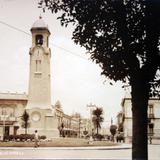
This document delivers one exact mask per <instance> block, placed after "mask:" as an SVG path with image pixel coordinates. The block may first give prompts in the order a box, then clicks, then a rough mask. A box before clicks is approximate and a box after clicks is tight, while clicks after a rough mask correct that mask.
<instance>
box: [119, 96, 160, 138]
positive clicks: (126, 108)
mask: <svg viewBox="0 0 160 160" xmlns="http://www.w3.org/2000/svg"><path fill="white" fill-rule="evenodd" d="M121 106H122V110H121V111H120V112H119V113H118V115H117V123H118V127H119V128H120V127H121V128H122V130H123V132H124V136H125V138H127V139H129V140H131V138H132V111H131V108H132V103H131V98H130V97H125V98H123V100H122V103H121ZM148 136H152V138H155V139H156V138H160V99H159V98H150V99H149V102H148Z"/></svg>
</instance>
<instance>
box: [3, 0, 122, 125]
mask: <svg viewBox="0 0 160 160" xmlns="http://www.w3.org/2000/svg"><path fill="white" fill-rule="evenodd" d="M40 14H41V16H42V17H43V20H44V21H45V22H46V23H47V24H48V27H49V30H50V32H51V36H50V41H49V47H50V48H51V54H52V57H51V86H52V87H51V91H52V97H51V99H52V104H53V105H54V104H55V103H56V101H57V100H59V101H60V102H61V105H62V108H63V111H64V112H65V113H66V114H72V113H75V112H79V113H80V114H81V115H82V116H83V117H89V113H90V112H89V109H88V107H87V105H89V104H91V103H92V104H95V105H96V106H97V107H103V110H104V118H105V122H104V124H105V125H108V124H109V123H110V120H111V118H113V120H114V122H115V123H116V119H115V117H116V115H117V113H118V112H119V111H120V110H121V100H122V98H123V97H124V94H125V93H124V92H125V91H124V90H123V89H122V83H121V82H117V83H114V85H110V84H109V82H110V80H109V79H107V78H105V77H104V76H102V75H101V71H102V70H101V68H100V67H99V66H98V65H97V64H95V62H92V60H90V58H89V55H88V54H86V50H85V48H82V47H80V46H78V45H76V44H75V43H74V42H73V40H72V39H71V37H72V31H73V30H74V27H73V26H71V25H69V27H67V28H65V27H62V26H61V25H60V22H59V21H58V20H56V16H55V15H53V14H52V13H50V12H49V11H47V12H45V13H43V12H42V11H41V9H39V8H38V1H37V0H27V1H26V0H0V35H1V36H0V50H1V51H0V75H1V76H0V77H1V79H0V92H17V93H23V92H26V93H28V80H29V48H30V47H31V36H30V35H29V34H31V33H30V29H31V26H32V25H33V23H34V22H35V21H36V20H37V19H38V18H39V16H40ZM4 23H5V24H4ZM7 25H11V26H13V28H12V27H9V26H7ZM14 27H15V28H18V29H20V30H22V31H20V30H16V29H14ZM23 31H24V32H23ZM26 33H28V34H26Z"/></svg>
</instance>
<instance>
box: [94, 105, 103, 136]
mask: <svg viewBox="0 0 160 160" xmlns="http://www.w3.org/2000/svg"><path fill="white" fill-rule="evenodd" d="M102 114H103V109H102V108H96V109H95V110H93V112H92V122H93V124H94V127H95V128H96V130H97V135H98V129H99V128H101V123H102V122H103V120H104V118H103V117H102Z"/></svg>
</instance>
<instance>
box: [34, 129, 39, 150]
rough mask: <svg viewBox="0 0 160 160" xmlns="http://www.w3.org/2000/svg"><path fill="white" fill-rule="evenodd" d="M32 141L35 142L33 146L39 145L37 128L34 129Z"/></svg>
mask: <svg viewBox="0 0 160 160" xmlns="http://www.w3.org/2000/svg"><path fill="white" fill-rule="evenodd" d="M34 142H35V144H34V147H36V148H37V147H39V135H38V131H37V130H35V135H34Z"/></svg>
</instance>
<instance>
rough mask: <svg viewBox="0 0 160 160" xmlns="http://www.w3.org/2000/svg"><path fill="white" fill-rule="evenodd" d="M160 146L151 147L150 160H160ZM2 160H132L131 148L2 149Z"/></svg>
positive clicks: (0, 155)
mask: <svg viewBox="0 0 160 160" xmlns="http://www.w3.org/2000/svg"><path fill="white" fill-rule="evenodd" d="M159 151H160V145H150V146H149V160H159V157H160V152H159ZM0 158H1V159H4V158H7V159H8V158H12V159H13V158H15V159H22V158H31V159H38V158H39V159H48V158H53V159H64V158H67V159H71V158H72V159H76V158H79V159H98V158H101V159H110V160H111V159H112V160H113V159H118V160H120V159H121V160H122V159H123V160H130V159H131V149H129V148H127V147H126V148H114V149H113V148H107V147H106V148H105V147H101V148H53V147H52V148H41V147H40V148H9V147H8V148H0Z"/></svg>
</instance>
